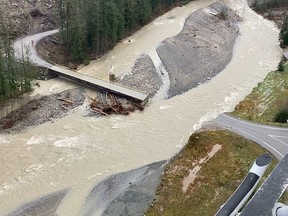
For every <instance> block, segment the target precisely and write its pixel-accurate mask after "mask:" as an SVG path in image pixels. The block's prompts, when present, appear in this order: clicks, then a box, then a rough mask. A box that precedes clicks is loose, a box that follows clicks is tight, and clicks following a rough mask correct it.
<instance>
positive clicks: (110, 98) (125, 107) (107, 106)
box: [90, 94, 143, 115]
mask: <svg viewBox="0 0 288 216" xmlns="http://www.w3.org/2000/svg"><path fill="white" fill-rule="evenodd" d="M90 101H91V102H90V108H91V110H92V111H93V112H97V113H99V114H101V115H111V114H120V115H129V113H130V112H133V111H135V110H136V109H138V110H141V111H142V110H143V107H142V106H140V105H138V104H132V103H125V104H122V103H121V102H120V101H119V100H117V98H116V97H115V96H114V95H113V94H106V100H105V102H99V101H97V100H96V99H92V98H90Z"/></svg>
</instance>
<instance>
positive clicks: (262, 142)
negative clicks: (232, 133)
mask: <svg viewBox="0 0 288 216" xmlns="http://www.w3.org/2000/svg"><path fill="white" fill-rule="evenodd" d="M238 131H240V132H241V133H244V134H246V135H248V136H250V137H253V138H255V139H257V140H259V141H260V142H262V143H264V144H265V145H267V146H268V147H269V148H271V149H273V150H274V151H275V152H277V153H278V154H279V155H280V156H281V157H282V158H283V157H284V155H283V154H281V153H280V152H279V151H278V150H277V149H275V148H274V147H273V146H271V145H270V144H268V143H266V142H265V141H263V140H261V139H259V138H258V137H255V136H254V135H252V134H249V133H247V132H245V131H242V130H238ZM267 150H268V151H269V149H267ZM287 150H288V149H287Z"/></svg>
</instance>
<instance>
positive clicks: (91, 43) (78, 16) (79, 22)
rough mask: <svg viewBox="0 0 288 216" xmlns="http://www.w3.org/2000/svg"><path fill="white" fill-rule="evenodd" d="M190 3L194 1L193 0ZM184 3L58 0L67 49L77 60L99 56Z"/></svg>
mask: <svg viewBox="0 0 288 216" xmlns="http://www.w3.org/2000/svg"><path fill="white" fill-rule="evenodd" d="M190 1H191V0H190ZM187 2H189V0H188V1H187V0H186V1H183V0H182V1H181V0H59V5H58V8H59V13H58V14H59V16H58V18H59V19H58V20H59V24H60V26H61V35H62V39H63V42H64V44H65V46H66V47H67V48H68V50H69V51H70V53H71V54H72V55H73V57H74V59H75V60H76V61H79V62H80V61H85V60H86V59H88V58H89V56H93V57H97V56H100V55H102V54H103V53H105V52H106V51H107V50H109V49H111V48H113V47H114V46H115V44H116V43H117V42H118V41H119V40H121V39H122V38H123V37H124V36H127V35H128V34H129V33H131V32H133V31H135V29H137V28H139V27H141V26H143V25H145V24H146V23H148V22H149V21H150V20H151V19H152V18H153V17H154V16H155V15H158V14H160V13H163V11H165V10H167V9H168V8H171V7H172V6H173V5H175V4H184V3H187Z"/></svg>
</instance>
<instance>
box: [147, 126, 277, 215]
mask: <svg viewBox="0 0 288 216" xmlns="http://www.w3.org/2000/svg"><path fill="white" fill-rule="evenodd" d="M217 146H218V147H219V146H221V148H218V151H216V152H214V154H213V156H212V157H210V158H209V160H205V159H204V158H207V156H208V155H209V153H210V155H211V152H212V150H213V149H214V150H215V148H216V147H217ZM264 152H265V150H264V149H262V148H261V147H259V146H258V145H256V144H255V143H253V142H252V141H248V140H246V139H244V138H242V137H240V136H238V135H236V134H233V133H231V132H228V131H224V130H220V131H204V132H199V133H195V134H193V135H192V136H191V137H190V139H189V142H188V144H187V145H186V146H185V147H184V148H183V150H182V151H181V152H180V153H179V155H178V156H177V157H176V158H175V159H173V160H172V161H171V162H170V163H169V164H168V165H167V166H166V168H165V172H164V175H163V178H162V182H161V184H160V186H159V188H158V190H157V196H156V199H155V202H154V203H153V204H152V205H151V207H150V208H149V209H148V211H147V212H146V213H145V215H146V216H147V215H148V216H153V215H177V216H182V215H183V216H184V215H185V216H188V215H197V216H201V215H203V216H204V215H205V216H207V215H214V214H215V213H216V212H217V211H218V209H219V208H220V206H221V205H223V204H224V203H225V202H226V201H227V199H228V198H229V197H230V196H231V194H232V193H233V192H234V191H235V190H236V188H237V187H238V186H239V184H240V183H241V181H242V180H243V179H244V177H245V176H246V174H247V171H248V170H249V169H250V167H251V166H252V164H253V162H254V160H255V159H256V158H257V157H258V156H259V155H261V154H262V153H264ZM201 159H202V160H201ZM203 159H204V163H202V164H200V162H203ZM199 164H200V166H201V168H200V169H199V170H198V172H195V176H196V177H195V179H194V181H193V182H192V183H190V184H189V186H188V188H187V189H186V192H184V191H183V180H184V179H186V178H187V176H189V175H191V171H192V170H195V167H197V166H199ZM272 164H273V165H272V166H271V165H270V167H269V168H268V171H266V175H268V173H270V172H271V171H272V168H273V167H274V166H275V164H276V160H275V159H273V162H272Z"/></svg>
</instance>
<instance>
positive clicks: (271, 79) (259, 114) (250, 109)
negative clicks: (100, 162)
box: [233, 62, 288, 126]
mask: <svg viewBox="0 0 288 216" xmlns="http://www.w3.org/2000/svg"><path fill="white" fill-rule="evenodd" d="M284 68H285V69H284V71H283V72H279V71H275V72H271V73H269V74H268V76H267V77H266V79H265V80H264V81H263V82H262V83H259V84H258V86H257V87H255V88H254V89H253V91H252V92H251V94H250V95H248V96H247V97H246V98H245V99H244V100H243V101H242V102H240V103H239V104H238V105H237V106H236V108H235V111H234V112H233V115H235V116H238V117H240V118H242V119H247V120H251V121H254V122H260V123H265V124H271V125H281V124H277V123H274V122H273V119H274V116H275V115H276V113H277V112H279V111H280V110H281V109H283V108H288V62H286V63H285V65H284ZM282 126H287V124H282Z"/></svg>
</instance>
